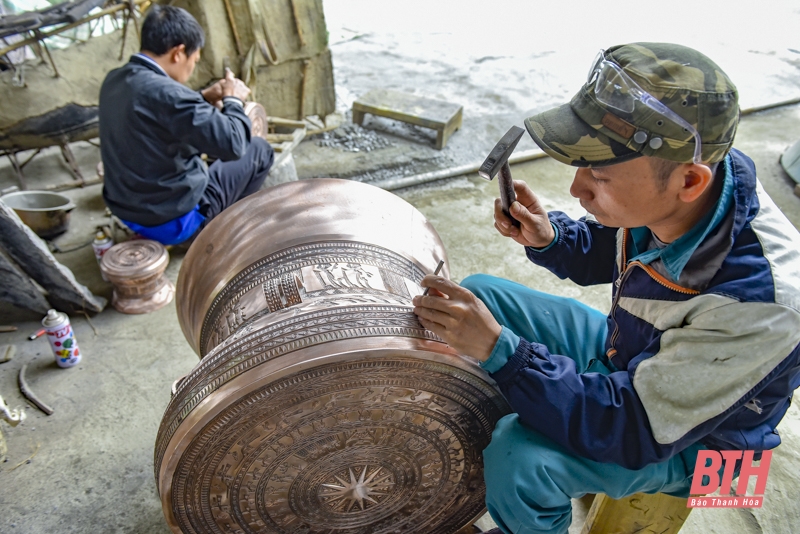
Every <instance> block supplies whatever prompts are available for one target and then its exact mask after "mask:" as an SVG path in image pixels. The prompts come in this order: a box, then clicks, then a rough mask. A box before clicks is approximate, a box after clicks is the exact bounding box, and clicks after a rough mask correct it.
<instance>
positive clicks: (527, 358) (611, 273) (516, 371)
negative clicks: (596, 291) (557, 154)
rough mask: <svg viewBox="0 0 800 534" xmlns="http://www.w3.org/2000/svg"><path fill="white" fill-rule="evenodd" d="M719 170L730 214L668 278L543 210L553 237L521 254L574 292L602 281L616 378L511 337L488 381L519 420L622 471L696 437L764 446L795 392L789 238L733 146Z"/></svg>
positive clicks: (795, 245)
mask: <svg viewBox="0 0 800 534" xmlns="http://www.w3.org/2000/svg"><path fill="white" fill-rule="evenodd" d="M725 173H726V180H728V183H729V184H730V183H731V182H732V186H731V187H730V188H729V193H730V194H732V197H733V198H732V199H731V201H730V202H729V204H730V209H728V210H727V213H726V214H725V217H724V220H723V221H722V222H721V223H720V224H719V225H718V226H717V227H716V228H715V229H714V231H713V232H710V233H708V235H705V237H703V239H702V242H701V243H700V244H699V246H697V247H696V249H693V251H692V254H691V257H690V258H689V259H688V263H686V265H685V267H684V268H683V272H682V273H681V274H680V277H679V279H678V280H677V281H673V280H671V279H670V277H669V276H668V274H666V271H667V270H666V269H665V268H664V265H660V264H659V263H658V262H655V263H649V264H646V263H644V262H642V261H639V260H634V261H632V260H631V258H632V257H634V256H636V255H637V254H638V251H637V248H636V243H635V241H636V239H635V236H636V233H637V230H641V229H634V230H633V231H632V230H630V229H616V228H607V227H603V226H602V225H600V224H598V223H597V222H596V221H592V220H587V219H586V218H583V219H581V220H578V221H575V220H572V219H570V218H569V217H567V216H566V215H565V214H563V213H561V212H551V213H550V220H551V222H552V223H553V225H554V226H555V227H556V229H557V234H558V236H557V239H556V242H555V243H554V244H553V245H552V246H550V247H548V248H547V249H544V250H542V251H537V250H535V249H530V248H529V249H526V251H527V255H528V257H529V259H530V260H531V261H533V262H534V263H536V264H538V265H541V266H544V267H546V268H547V269H549V270H550V271H552V272H553V273H555V274H556V275H557V276H559V277H560V278H562V279H563V278H569V279H571V280H572V281H574V282H576V283H578V284H580V285H590V284H601V283H610V282H614V285H613V286H612V292H613V304H612V309H611V311H610V313H609V315H608V336H607V338H606V349H607V354H608V356H609V357H610V360H611V362H612V363H613V364H614V366H615V367H616V368H617V369H619V371H617V372H613V373H611V374H610V375H608V376H604V375H601V374H596V373H589V374H585V375H578V374H576V373H575V372H574V366H572V365H571V364H572V360H571V359H569V358H567V357H566V356H562V355H557V354H551V353H550V352H549V351H548V349H547V347H546V346H544V345H541V344H538V343H532V342H528V341H527V340H524V339H521V340H520V342H519V345H518V346H517V348H516V351H515V352H514V354H513V355H512V356H511V357H510V358H509V359H508V361H507V363H506V364H505V365H504V366H503V367H502V368H500V369H499V370H498V371H496V372H495V373H493V374H492V377H493V378H494V379H495V380H496V381H497V383H498V385H499V386H500V388H501V390H502V391H503V393H504V395H505V396H506V398H507V399H508V401H509V403H510V405H511V407H512V408H513V410H514V411H515V412H517V413H518V414H519V416H520V418H521V419H522V421H523V422H524V423H526V424H527V425H528V426H530V427H532V428H534V429H536V430H537V431H539V432H541V433H542V434H544V435H546V436H548V437H550V438H551V439H553V440H555V441H556V442H558V443H560V444H561V445H563V446H564V447H566V448H567V449H568V450H570V451H571V452H573V453H574V454H576V455H580V456H583V457H586V458H590V459H592V460H596V461H600V462H611V463H616V464H619V465H622V466H624V467H626V468H629V469H638V468H641V467H643V466H645V465H648V464H650V463H654V462H662V461H664V460H666V459H668V458H670V457H671V456H673V455H674V454H676V453H678V452H680V451H681V450H683V449H684V448H686V447H687V446H689V445H690V444H692V443H695V442H698V441H699V442H701V443H702V444H703V445H705V446H706V447H708V448H710V449H716V450H755V451H762V450H765V449H772V448H774V447H776V446H778V444H779V443H780V437H779V436H778V432H777V430H776V426H777V424H778V422H779V421H780V420H781V418H782V417H783V415H784V414H785V413H786V410H787V409H788V408H789V404H790V402H791V397H792V393H793V391H794V389H795V388H797V387H798V386H800V347H799V346H798V345H799V344H800V234H798V232H797V230H796V229H795V228H794V226H792V224H791V223H790V222H789V221H788V220H787V219H786V217H785V216H784V215H783V214H782V213H781V212H780V210H778V208H777V207H776V206H775V204H774V203H773V202H772V200H771V199H770V198H769V197H768V196H767V194H766V193H765V192H764V189H763V188H762V187H761V184H760V183H759V182H758V181H757V179H756V173H755V167H754V165H753V162H752V161H751V160H750V159H749V158H748V157H747V156H745V155H744V154H742V153H741V152H738V151H736V150H733V151H732V152H731V154H729V155H728V157H727V158H726V161H725ZM639 250H641V248H639ZM570 369H573V370H572V371H571V370H570ZM544 398H546V399H548V400H549V402H547V407H548V409H547V410H543V409H539V408H538V407H539V406H541V405H542V402H541V399H544Z"/></svg>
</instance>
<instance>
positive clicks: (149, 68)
mask: <svg viewBox="0 0 800 534" xmlns="http://www.w3.org/2000/svg"><path fill="white" fill-rule="evenodd" d="M141 36H142V49H141V52H139V53H138V54H134V55H133V56H131V59H130V61H129V62H128V63H127V64H126V65H124V66H122V67H120V68H118V69H115V70H113V71H111V72H109V73H108V75H107V76H106V79H105V81H104V82H103V86H102V87H101V89H100V150H101V154H102V158H103V166H104V168H105V185H104V187H103V198H104V199H105V201H106V205H107V206H108V207H109V209H111V212H112V213H114V214H115V215H116V216H117V217H119V218H120V219H121V220H122V221H123V222H124V223H125V224H126V225H128V226H129V227H130V228H131V229H132V230H133V231H135V232H137V233H139V234H141V235H143V236H144V237H147V238H149V239H154V240H156V241H160V242H161V243H163V244H165V245H171V244H177V243H181V242H183V241H186V240H188V239H189V238H191V237H192V236H193V235H195V234H196V233H197V232H198V231H199V230H200V229H201V228H202V227H203V226H204V225H205V224H207V223H208V222H209V221H210V220H211V219H213V218H214V217H215V216H217V215H218V214H219V213H220V212H221V211H222V210H224V209H225V208H226V207H228V206H230V205H231V204H233V203H234V202H236V201H237V200H239V199H241V198H244V197H246V196H247V195H250V194H252V193H255V192H256V191H258V190H259V188H260V187H261V185H262V184H263V183H264V179H265V178H266V176H267V173H268V172H269V169H270V166H271V165H272V162H273V159H274V153H273V151H272V147H270V146H269V144H268V143H267V142H266V141H264V140H263V139H261V138H252V139H251V136H250V120H249V119H248V118H247V115H245V113H244V107H243V100H244V99H245V98H246V97H247V95H248V94H249V93H250V90H249V89H248V88H247V86H246V85H245V84H244V83H243V82H242V81H241V80H238V79H236V78H234V77H233V74H231V72H230V71H228V72H227V74H226V77H225V78H224V79H223V80H220V81H218V82H217V83H215V84H214V85H212V86H211V87H209V88H208V89H205V90H204V91H202V92H197V91H193V90H191V89H189V88H188V87H186V86H185V85H183V84H184V83H185V82H186V81H187V80H188V79H189V77H190V76H191V75H192V72H193V71H194V67H195V64H196V63H197V60H198V59H199V58H200V49H201V48H202V46H203V42H204V39H205V36H204V33H203V29H202V28H201V27H200V25H199V24H198V23H197V21H196V20H195V19H194V17H192V16H191V15H190V14H189V13H188V12H187V11H185V10H183V9H180V8H176V7H171V6H160V5H153V6H152V7H151V8H150V9H149V10H148V13H147V16H146V17H145V20H144V23H143V24H142V32H141ZM219 107H221V109H218V108H219ZM203 153H205V154H207V155H208V156H210V157H212V158H216V161H215V162H214V163H213V164H211V165H210V166H207V165H206V163H205V162H204V161H203V160H202V159H201V157H200V155H201V154H203Z"/></svg>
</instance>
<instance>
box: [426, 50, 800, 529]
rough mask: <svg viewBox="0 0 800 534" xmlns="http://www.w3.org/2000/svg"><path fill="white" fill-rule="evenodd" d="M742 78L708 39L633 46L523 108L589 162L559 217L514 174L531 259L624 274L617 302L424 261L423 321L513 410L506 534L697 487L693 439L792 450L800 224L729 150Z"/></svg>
mask: <svg viewBox="0 0 800 534" xmlns="http://www.w3.org/2000/svg"><path fill="white" fill-rule="evenodd" d="M738 119H739V109H738V104H737V91H736V88H735V87H734V85H733V84H732V82H731V81H730V80H729V79H728V77H727V76H726V75H725V74H724V73H723V72H722V70H721V69H720V68H719V67H718V66H717V65H715V64H714V63H713V62H712V61H711V60H709V59H708V58H707V57H705V56H704V55H702V54H700V53H699V52H697V51H695V50H691V49H689V48H685V47H682V46H678V45H670V44H661V43H637V44H631V45H624V46H617V47H614V48H611V49H609V50H608V51H605V52H603V53H602V54H601V55H600V56H598V58H597V60H596V61H595V63H594V64H593V65H592V69H591V72H590V75H589V78H588V80H587V82H586V83H585V85H584V86H583V87H582V88H581V90H580V92H579V93H578V94H577V95H576V96H575V97H574V98H573V99H572V101H571V102H570V103H569V104H567V105H564V106H561V107H559V108H556V109H553V110H550V111H547V112H545V113H541V114H539V115H536V116H533V117H530V118H529V119H527V120H526V121H525V125H526V126H527V129H528V132H529V133H530V135H531V136H532V137H533V139H534V141H535V142H536V143H537V144H538V145H539V146H540V147H541V148H542V149H543V150H544V151H546V152H547V153H548V154H549V155H550V156H552V157H553V158H555V159H557V160H558V161H561V162H563V163H567V164H569V165H573V166H575V167H578V170H577V171H576V173H575V179H574V181H573V183H572V187H571V188H570V193H571V194H572V195H573V196H574V197H576V198H578V199H579V200H580V203H581V206H583V207H584V208H585V209H586V210H587V211H588V212H589V215H587V216H586V217H583V218H581V219H580V220H577V221H576V220H573V219H571V218H569V217H568V216H566V215H565V214H564V213H561V212H558V211H553V212H550V213H547V212H545V211H544V209H543V208H542V205H541V204H540V203H539V201H538V200H537V198H536V195H535V194H534V193H533V192H532V191H531V190H530V189H529V188H528V186H527V185H526V184H525V182H522V181H517V182H514V189H515V191H516V194H517V201H516V202H514V203H513V204H512V205H511V209H510V213H511V216H512V217H514V218H515V219H516V220H518V221H519V222H520V223H521V226H520V228H516V227H515V226H513V225H512V224H511V222H512V221H511V220H510V219H509V218H508V217H506V216H505V215H504V214H503V211H502V209H501V207H500V204H499V201H496V203H495V211H494V217H495V226H496V228H497V230H498V231H499V232H500V234H502V235H503V236H505V237H508V238H511V239H513V240H514V241H516V242H517V243H519V244H520V245H523V246H524V247H525V249H524V250H525V253H526V255H527V257H528V258H529V259H530V260H531V261H532V262H534V263H536V264H537V265H541V266H544V267H546V268H547V269H549V270H550V271H552V272H553V273H555V274H556V275H557V276H559V277H560V278H569V279H570V280H572V281H574V282H575V283H577V284H580V285H589V284H600V283H610V282H613V286H612V293H613V303H612V306H611V311H610V312H609V314H608V316H607V317H606V316H605V315H604V314H602V313H600V312H599V311H597V310H594V309H591V308H589V307H588V306H585V305H583V304H581V303H579V302H576V301H574V300H572V299H567V298H561V297H556V296H552V295H546V294H543V293H540V292H537V291H534V290H532V289H528V288H526V287H524V286H521V285H519V284H515V283H513V282H509V281H507V280H501V279H499V278H494V277H490V276H486V275H476V276H471V277H468V278H467V279H465V280H464V281H463V282H462V284H461V286H459V285H456V284H455V283H452V282H450V281H448V280H445V279H444V278H441V277H437V276H431V275H429V276H426V277H425V278H424V279H423V281H422V285H423V286H424V287H430V288H432V289H431V291H430V294H429V295H428V296H418V297H415V299H414V304H415V306H416V307H415V309H414V311H415V313H417V315H418V316H419V318H420V322H421V323H422V324H423V325H424V326H425V327H426V328H428V329H430V330H431V331H433V332H435V333H436V334H437V335H439V336H440V337H441V338H442V339H444V340H445V341H446V342H447V343H449V344H450V345H451V346H452V347H453V348H454V349H456V350H458V351H459V352H461V353H463V354H467V355H470V356H473V357H475V358H476V359H478V360H479V361H480V362H481V365H482V366H483V368H484V369H486V370H487V371H488V372H489V373H490V374H491V376H492V378H494V379H495V380H496V382H497V384H498V386H499V387H500V390H501V391H502V392H503V395H504V396H505V398H506V399H507V400H508V402H509V404H510V406H511V408H512V410H513V411H514V412H515V413H512V414H511V415H508V416H506V417H504V418H503V419H501V420H500V421H499V422H498V424H497V426H496V428H495V430H494V433H493V435H492V441H491V443H490V445H489V446H488V447H487V448H486V450H485V451H484V460H485V473H484V476H485V479H486V504H487V507H488V509H489V512H490V513H491V515H492V517H493V518H494V520H495V522H496V523H497V525H498V526H499V530H498V532H499V531H502V532H504V533H515V534H531V533H544V532H548V533H564V532H567V528H568V527H569V525H570V522H571V511H572V509H571V505H570V499H572V498H578V497H581V496H583V495H584V494H586V493H605V494H607V495H609V496H611V497H613V498H621V497H623V496H626V495H630V494H633V493H636V492H645V493H657V492H663V493H668V494H671V495H675V496H681V497H686V496H688V494H689V490H690V487H691V482H692V476H693V473H694V469H695V464H696V459H697V457H698V451H700V450H702V449H706V448H708V449H714V450H733V451H745V450H751V451H755V452H756V459H758V458H759V457H760V455H761V451H764V450H768V449H772V448H774V447H777V446H778V444H779V443H780V437H779V436H778V432H777V431H776V426H777V425H778V422H779V421H780V420H781V418H782V417H783V416H784V414H785V413H786V410H787V409H788V408H789V404H790V401H791V398H792V394H793V391H794V389H795V388H797V387H798V385H800V347H799V346H798V344H799V343H800V234H798V232H797V230H796V229H795V228H794V227H793V226H792V224H791V223H790V222H789V221H788V220H787V219H786V217H785V216H784V215H783V214H782V213H781V212H780V210H778V208H777V207H776V206H775V204H774V203H773V202H772V200H771V199H770V198H769V197H768V196H767V195H766V193H765V192H764V189H763V188H762V187H761V185H760V184H759V182H758V180H757V179H756V171H755V167H754V165H753V162H752V161H751V160H750V159H749V158H748V157H747V156H745V155H744V154H742V153H741V152H739V151H737V150H735V149H732V148H731V145H732V143H733V138H734V134H735V132H736V127H737V123H738Z"/></svg>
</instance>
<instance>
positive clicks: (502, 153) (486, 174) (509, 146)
mask: <svg viewBox="0 0 800 534" xmlns="http://www.w3.org/2000/svg"><path fill="white" fill-rule="evenodd" d="M523 133H525V130H523V129H522V128H520V127H519V126H512V127H511V129H510V130H508V131H507V132H506V134H505V135H504V136H503V138H502V139H500V141H498V142H497V144H496V145H494V148H493V149H492V151H491V152H490V153H489V155H488V156H487V157H486V161H484V162H483V165H481V168H480V169H479V170H478V174H479V175H480V176H481V178H486V179H487V180H491V179H492V178H494V177H495V175H496V174H497V171H499V170H500V167H502V166H503V164H504V163H506V162H507V161H508V158H509V156H511V153H512V152H514V149H515V148H516V147H517V143H519V140H520V138H521V137H522V134H523Z"/></svg>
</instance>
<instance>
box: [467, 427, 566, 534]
mask: <svg viewBox="0 0 800 534" xmlns="http://www.w3.org/2000/svg"><path fill="white" fill-rule="evenodd" d="M552 445H553V444H552V442H550V441H549V440H548V439H547V438H545V437H544V436H542V435H541V434H539V433H538V432H535V431H533V430H530V429H528V428H526V427H524V426H522V424H521V423H520V422H519V416H518V415H517V414H510V415H507V416H505V417H503V418H502V419H500V421H498V422H497V425H496V426H495V430H494V432H493V433H492V441H491V443H490V444H489V446H488V447H487V448H486V449H485V450H484V451H483V463H484V480H485V481H486V504H487V506H488V507H489V510H490V512H491V513H492V517H494V518H495V521H496V522H498V524H500V523H501V522H502V523H503V524H504V525H505V526H506V528H507V529H509V530H511V531H512V532H561V531H565V530H566V527H568V526H569V523H570V518H571V506H570V498H569V496H568V495H566V494H564V493H563V492H562V491H559V487H558V484H557V483H556V482H555V481H554V480H553V478H552V476H553V475H554V473H558V472H559V471H561V470H562V468H561V467H560V466H558V465H551V464H553V463H558V462H559V459H560V455H559V454H558V453H557V451H556V450H555V449H554V448H553V446H552Z"/></svg>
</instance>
